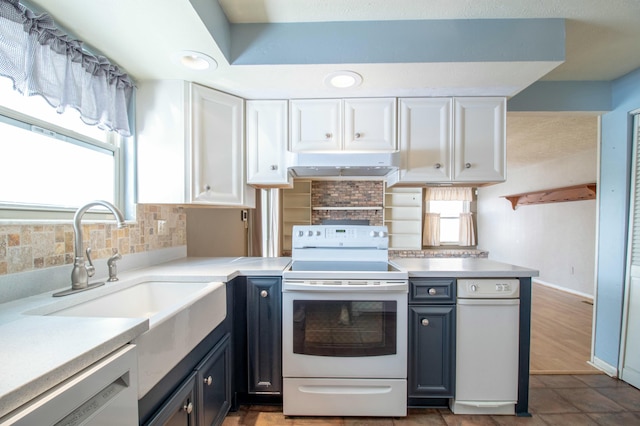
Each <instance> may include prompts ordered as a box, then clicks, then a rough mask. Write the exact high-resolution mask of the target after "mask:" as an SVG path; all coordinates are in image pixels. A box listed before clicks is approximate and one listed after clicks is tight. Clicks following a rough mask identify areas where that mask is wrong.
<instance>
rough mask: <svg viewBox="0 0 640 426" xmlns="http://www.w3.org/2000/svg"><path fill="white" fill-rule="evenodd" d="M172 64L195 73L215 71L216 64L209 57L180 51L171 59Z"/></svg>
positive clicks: (199, 53) (200, 53) (188, 51)
mask: <svg viewBox="0 0 640 426" xmlns="http://www.w3.org/2000/svg"><path fill="white" fill-rule="evenodd" d="M172 59H173V62H174V63H177V64H178V65H182V66H183V67H185V68H189V69H191V70H195V71H204V70H208V69H211V70H215V69H216V68H218V63H217V62H216V60H215V59H213V58H212V57H211V56H209V55H207V54H204V53H202V52H196V51H193V50H182V51H180V52H178V53H175V54H174V55H173V57H172Z"/></svg>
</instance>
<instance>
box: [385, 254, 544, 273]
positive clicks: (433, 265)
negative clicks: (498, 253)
mask: <svg viewBox="0 0 640 426" xmlns="http://www.w3.org/2000/svg"><path fill="white" fill-rule="evenodd" d="M391 263H393V264H394V265H396V266H397V267H398V268H400V269H404V270H406V271H407V272H409V278H411V277H445V278H448V277H451V278H491V277H495V278H503V277H514V278H520V277H537V276H538V274H539V272H538V271H536V270H534V269H529V268H524V267H521V266H516V265H510V264H508V263H502V262H496V261H494V260H489V259H478V258H398V259H393V260H391Z"/></svg>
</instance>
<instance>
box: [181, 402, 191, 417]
mask: <svg viewBox="0 0 640 426" xmlns="http://www.w3.org/2000/svg"><path fill="white" fill-rule="evenodd" d="M182 410H183V411H186V412H187V414H191V413H192V412H193V402H190V403H188V404H185V405H184V406H183V407H182Z"/></svg>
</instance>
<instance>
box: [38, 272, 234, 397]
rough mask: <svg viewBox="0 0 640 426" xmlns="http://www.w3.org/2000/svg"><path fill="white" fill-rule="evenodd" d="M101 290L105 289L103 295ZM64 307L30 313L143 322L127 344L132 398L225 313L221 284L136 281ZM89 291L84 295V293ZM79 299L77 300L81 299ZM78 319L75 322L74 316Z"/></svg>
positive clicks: (165, 370) (206, 332) (172, 365)
mask: <svg viewBox="0 0 640 426" xmlns="http://www.w3.org/2000/svg"><path fill="white" fill-rule="evenodd" d="M108 286H109V285H107V286H105V287H106V288H105V291H108ZM114 287H115V288H119V290H116V291H113V289H112V290H111V291H110V292H109V293H107V294H104V291H103V292H98V289H96V290H91V292H93V291H95V292H96V293H95V298H93V299H90V300H87V301H83V302H82V303H78V304H75V305H73V306H68V303H65V304H64V305H61V304H60V303H58V304H53V305H50V306H49V308H48V309H46V311H42V310H39V312H30V313H31V314H39V315H53V316H68V317H106V318H148V320H149V330H147V331H146V332H144V333H143V334H141V335H140V336H138V337H137V338H136V339H135V340H134V341H133V343H134V344H136V346H137V352H138V399H140V398H142V397H143V396H144V395H145V394H146V393H147V392H148V391H149V390H150V389H151V388H152V387H153V386H154V385H155V384H156V383H158V381H160V379H162V378H163V377H164V376H165V375H166V374H167V373H168V372H169V371H171V369H172V368H173V367H174V366H175V365H176V364H177V363H178V362H179V361H180V360H181V359H182V358H184V356H186V355H187V354H188V353H189V352H190V351H191V350H192V349H193V348H195V347H196V345H197V344H198V343H200V341H202V339H204V338H205V337H206V336H207V335H208V334H209V333H210V332H211V331H213V329H214V328H216V327H217V326H218V325H219V324H220V323H221V322H222V321H223V320H224V319H225V317H226V315H227V302H226V300H227V297H226V288H225V285H224V283H220V282H192V281H180V280H175V279H174V280H172V281H162V280H155V279H147V278H138V279H137V280H135V281H132V282H120V283H118V284H117V285H116V286H114ZM89 294H90V292H86V293H84V295H87V296H88V295H89ZM84 295H83V296H84ZM79 321H81V319H80V318H79Z"/></svg>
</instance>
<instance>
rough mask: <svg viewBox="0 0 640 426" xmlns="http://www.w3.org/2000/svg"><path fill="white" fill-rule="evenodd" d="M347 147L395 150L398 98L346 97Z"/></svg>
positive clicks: (345, 144) (366, 150)
mask: <svg viewBox="0 0 640 426" xmlns="http://www.w3.org/2000/svg"><path fill="white" fill-rule="evenodd" d="M343 137H344V150H345V151H350V152H372V151H383V152H393V151H396V100H395V98H379V99H376V98H373V99H345V101H344V136H343Z"/></svg>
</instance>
